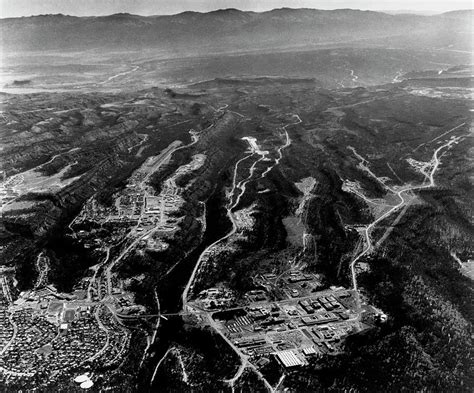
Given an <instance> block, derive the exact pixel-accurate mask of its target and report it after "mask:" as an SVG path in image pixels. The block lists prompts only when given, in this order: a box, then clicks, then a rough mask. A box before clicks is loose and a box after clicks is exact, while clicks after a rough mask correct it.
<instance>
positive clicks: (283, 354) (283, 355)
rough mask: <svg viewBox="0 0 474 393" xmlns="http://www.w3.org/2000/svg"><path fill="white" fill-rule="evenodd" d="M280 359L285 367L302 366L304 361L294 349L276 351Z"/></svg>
mask: <svg viewBox="0 0 474 393" xmlns="http://www.w3.org/2000/svg"><path fill="white" fill-rule="evenodd" d="M276 356H277V358H278V360H279V361H280V362H281V363H282V364H283V365H284V366H285V367H296V366H302V365H303V362H302V361H301V360H300V359H298V357H297V356H296V355H295V353H294V352H293V351H290V350H288V351H280V352H277V353H276Z"/></svg>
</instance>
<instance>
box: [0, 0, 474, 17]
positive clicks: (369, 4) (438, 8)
mask: <svg viewBox="0 0 474 393" xmlns="http://www.w3.org/2000/svg"><path fill="white" fill-rule="evenodd" d="M281 7H290V8H303V7H305V8H317V9H336V8H354V9H362V10H377V11H378V10H380V11H384V10H413V11H433V12H444V11H450V10H457V9H470V8H472V7H473V0H0V17H1V18H10V17H19V16H30V15H38V14H58V13H61V14H66V15H77V16H86V15H110V14H114V13H118V12H128V13H131V14H139V15H166V14H177V13H179V12H183V11H201V12H206V11H212V10H216V9H221V8H237V9H240V10H252V11H266V10H271V9H273V8H281Z"/></svg>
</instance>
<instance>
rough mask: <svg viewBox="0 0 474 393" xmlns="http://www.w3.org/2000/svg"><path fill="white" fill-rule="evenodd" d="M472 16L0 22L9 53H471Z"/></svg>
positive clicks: (279, 13)
mask: <svg viewBox="0 0 474 393" xmlns="http://www.w3.org/2000/svg"><path fill="white" fill-rule="evenodd" d="M472 15H473V14H472V12H469V10H467V11H462V10H461V11H456V12H449V13H443V14H440V15H434V16H423V15H414V14H409V15H406V14H403V15H390V14H386V13H383V12H377V11H361V10H354V9H337V10H317V9H306V8H279V9H273V10H270V11H264V12H253V11H241V10H237V9H221V10H215V11H211V12H206V13H201V12H193V11H186V12H182V13H179V14H175V15H156V16H141V15H134V14H129V13H117V14H112V15H107V16H85V17H78V16H69V15H63V14H46V15H37V16H30V17H21V18H6V19H0V40H1V46H2V48H3V50H5V51H7V52H8V51H32V50H81V49H85V48H91V47H92V48H108V47H112V48H118V49H127V50H128V49H130V48H159V49H170V50H183V51H196V52H198V53H206V52H212V50H219V49H222V48H226V49H229V50H230V51H233V50H235V51H240V50H249V49H258V48H260V47H268V48H281V47H285V46H286V47H287V46H296V45H298V46H301V45H303V46H305V45H314V44H319V43H324V42H333V43H340V42H349V41H357V40H372V41H374V40H375V41H377V42H379V43H380V42H381V41H380V38H381V37H396V39H397V40H398V39H400V38H402V39H403V40H404V41H407V40H408V41H409V42H411V43H412V44H415V45H428V46H429V45H434V44H437V43H438V42H439V41H440V39H443V40H444V38H443V37H448V41H449V42H448V45H453V46H456V47H466V46H467V45H468V43H469V39H468V38H466V37H467V35H469V33H470V24H471V22H472ZM426 39H428V42H425V41H426ZM382 42H383V41H382ZM404 43H406V42H404Z"/></svg>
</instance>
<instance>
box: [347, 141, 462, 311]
mask: <svg viewBox="0 0 474 393" xmlns="http://www.w3.org/2000/svg"><path fill="white" fill-rule="evenodd" d="M460 139H461V137H453V138H451V139H450V140H449V141H448V142H446V143H444V144H443V145H441V146H439V147H438V148H437V149H436V150H435V151H434V153H433V157H432V159H431V162H430V165H431V171H430V173H429V175H428V180H429V183H427V184H422V185H418V186H406V187H403V188H401V189H400V190H398V191H396V192H395V195H396V196H397V197H398V198H399V199H400V202H399V203H398V204H397V205H394V206H393V207H392V208H391V209H390V210H388V211H387V212H385V213H384V214H382V215H381V216H379V217H378V218H377V219H375V220H374V221H373V222H372V223H370V224H369V225H367V226H366V227H365V228H364V229H363V230H362V231H361V235H362V237H363V240H364V244H365V248H364V249H363V250H362V251H361V252H360V253H359V254H358V255H357V256H356V257H355V258H354V259H353V260H352V262H351V264H350V267H351V275H352V287H353V289H354V291H356V292H355V293H356V297H357V299H356V302H357V309H358V310H360V296H359V292H358V289H357V275H356V265H357V262H358V261H359V260H360V259H361V258H362V257H364V256H365V255H367V254H369V253H370V252H372V250H373V249H374V246H373V244H372V239H371V237H370V233H371V231H372V230H373V229H374V228H375V226H376V225H377V224H378V223H380V222H382V221H383V220H384V219H385V218H387V217H389V216H390V215H392V214H393V213H394V212H395V211H397V210H398V209H400V208H401V207H403V206H404V205H405V204H406V203H407V200H406V199H405V197H406V196H407V194H408V193H409V192H411V191H415V190H423V189H426V188H431V187H434V186H435V181H434V175H435V173H436V171H437V170H438V167H439V165H440V163H441V162H440V158H439V153H440V152H441V151H442V150H443V149H445V148H448V149H449V148H451V147H452V145H453V144H455V143H457V142H459V141H460ZM443 154H444V153H443Z"/></svg>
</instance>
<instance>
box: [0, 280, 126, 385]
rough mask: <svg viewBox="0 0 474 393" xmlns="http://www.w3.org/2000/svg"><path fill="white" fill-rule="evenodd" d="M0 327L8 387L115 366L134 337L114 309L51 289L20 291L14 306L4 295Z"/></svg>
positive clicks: (1, 373)
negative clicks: (83, 370)
mask: <svg viewBox="0 0 474 393" xmlns="http://www.w3.org/2000/svg"><path fill="white" fill-rule="evenodd" d="M122 301H123V303H124V304H123V305H124V306H127V305H129V303H127V302H126V299H122ZM0 323H1V326H2V329H1V330H0V381H1V382H2V383H3V384H4V385H5V386H8V385H9V384H11V383H17V382H28V381H32V380H33V379H35V380H36V379H37V378H40V379H41V380H43V381H44V382H54V381H55V380H56V379H57V378H60V377H61V376H62V375H64V373H69V372H72V371H73V370H77V369H85V370H86V369H92V368H94V369H101V368H106V367H110V366H114V365H117V363H118V361H119V360H120V361H121V360H122V359H123V356H124V354H125V352H126V350H127V349H128V347H129V344H130V333H129V332H128V331H127V330H126V329H124V328H123V327H122V326H120V325H119V324H118V323H117V321H116V319H115V317H114V316H113V310H111V309H109V307H108V306H106V305H105V304H102V303H99V302H94V301H88V300H87V299H86V291H84V290H76V291H74V292H73V293H72V294H63V293H59V292H57V291H56V289H55V288H54V287H53V286H51V285H48V286H46V287H43V288H41V289H38V290H32V291H27V292H22V293H21V294H20V296H19V297H18V299H16V300H15V301H13V302H12V301H11V300H8V299H7V298H6V297H5V296H4V293H3V291H2V292H1V293H0ZM86 385H87V386H89V383H87V384H85V385H84V388H87V387H85V386H86ZM90 386H92V385H90Z"/></svg>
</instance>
